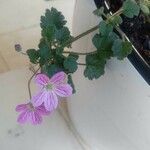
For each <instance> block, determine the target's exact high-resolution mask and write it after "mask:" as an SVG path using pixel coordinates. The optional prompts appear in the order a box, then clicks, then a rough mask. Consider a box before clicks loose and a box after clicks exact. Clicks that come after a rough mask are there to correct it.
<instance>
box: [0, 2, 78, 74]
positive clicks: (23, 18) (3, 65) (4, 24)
mask: <svg viewBox="0 0 150 150" xmlns="http://www.w3.org/2000/svg"><path fill="white" fill-rule="evenodd" d="M74 2H75V0H49V1H45V0H0V18H1V21H0V73H2V72H6V71H9V70H13V69H18V68H23V67H24V66H27V65H28V59H27V57H24V56H22V55H20V54H18V53H16V52H15V50H14V45H15V44H16V43H19V44H21V45H22V48H23V50H24V51H26V50H27V49H29V48H37V46H38V43H39V40H40V38H41V29H40V27H39V24H40V17H41V15H43V14H44V13H45V9H46V8H48V9H50V8H51V7H55V8H57V9H58V10H59V11H62V13H63V14H64V16H65V18H66V20H67V21H68V22H67V26H68V27H69V28H70V30H71V26H72V15H73V9H74ZM12 56H13V57H12Z"/></svg>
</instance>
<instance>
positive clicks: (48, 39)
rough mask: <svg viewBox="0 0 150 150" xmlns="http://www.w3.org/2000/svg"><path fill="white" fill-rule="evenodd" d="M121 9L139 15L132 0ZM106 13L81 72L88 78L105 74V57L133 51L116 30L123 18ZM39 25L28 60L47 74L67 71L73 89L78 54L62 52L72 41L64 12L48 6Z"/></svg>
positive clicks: (101, 12) (120, 58)
mask: <svg viewBox="0 0 150 150" xmlns="http://www.w3.org/2000/svg"><path fill="white" fill-rule="evenodd" d="M94 13H95V14H96V15H98V16H101V15H104V8H101V9H98V10H96V11H95V12H94ZM121 13H123V14H124V15H125V16H127V17H130V18H132V17H134V16H135V15H138V13H139V7H138V6H137V5H136V3H135V2H134V1H133V0H126V1H125V2H124V4H123V8H122V9H121ZM105 16H108V18H106V20H104V21H101V22H100V24H99V33H97V34H96V35H95V36H94V37H93V39H92V41H93V44H94V45H95V47H96V51H95V52H94V53H89V54H87V56H86V67H85V71H84V75H85V77H87V78H89V79H90V80H92V79H97V78H99V77H100V76H101V75H103V74H104V72H105V64H106V62H107V60H108V59H110V58H111V57H117V58H118V59H119V60H122V59H124V58H125V57H127V56H128V55H129V54H130V53H131V51H132V45H131V43H130V42H128V41H125V40H122V39H121V37H120V36H119V35H118V34H117V33H116V32H115V28H116V26H118V24H120V23H121V22H122V18H121V17H120V16H119V15H114V16H113V17H112V16H109V15H108V14H106V15H105ZM40 25H41V29H42V31H41V36H42V38H41V40H40V43H39V45H38V49H37V50H36V49H29V50H27V54H28V56H29V59H30V61H31V62H32V63H34V64H39V65H40V66H41V69H42V72H44V73H46V74H47V75H48V76H49V77H51V76H53V75H54V74H55V73H56V72H58V71H64V72H65V73H66V74H68V83H69V84H70V85H71V86H72V87H73V89H74V84H73V81H72V76H71V75H72V73H74V72H75V71H76V70H77V68H78V63H77V60H78V58H79V56H78V55H77V54H76V53H71V52H70V53H69V55H68V56H66V55H64V49H65V48H66V47H71V43H72V41H73V40H72V39H73V37H72V36H71V35H70V31H69V29H68V28H67V27H66V26H65V25H66V20H65V18H64V16H63V15H62V14H61V12H59V11H57V10H56V9H55V8H51V10H46V13H45V15H44V16H42V17H41V24H40ZM74 92H75V89H74Z"/></svg>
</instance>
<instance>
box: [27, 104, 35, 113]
mask: <svg viewBox="0 0 150 150" xmlns="http://www.w3.org/2000/svg"><path fill="white" fill-rule="evenodd" d="M27 106H28V109H29V110H30V111H34V110H35V108H34V106H33V104H32V103H29V104H28V105H27Z"/></svg>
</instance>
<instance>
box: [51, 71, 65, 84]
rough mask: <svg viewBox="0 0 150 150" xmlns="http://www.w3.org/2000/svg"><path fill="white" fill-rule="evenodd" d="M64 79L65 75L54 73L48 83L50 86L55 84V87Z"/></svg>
mask: <svg viewBox="0 0 150 150" xmlns="http://www.w3.org/2000/svg"><path fill="white" fill-rule="evenodd" d="M65 78H66V74H65V73H64V72H62V71H61V72H58V73H56V74H55V75H54V76H53V77H52V78H51V79H50V82H51V83H52V84H55V85H58V84H61V83H63V82H64V80H65Z"/></svg>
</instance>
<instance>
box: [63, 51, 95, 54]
mask: <svg viewBox="0 0 150 150" xmlns="http://www.w3.org/2000/svg"><path fill="white" fill-rule="evenodd" d="M96 52H97V51H93V52H88V53H81V52H73V51H64V52H63V53H64V54H70V53H72V54H75V55H90V54H95V53H96Z"/></svg>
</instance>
